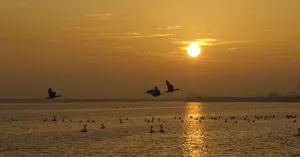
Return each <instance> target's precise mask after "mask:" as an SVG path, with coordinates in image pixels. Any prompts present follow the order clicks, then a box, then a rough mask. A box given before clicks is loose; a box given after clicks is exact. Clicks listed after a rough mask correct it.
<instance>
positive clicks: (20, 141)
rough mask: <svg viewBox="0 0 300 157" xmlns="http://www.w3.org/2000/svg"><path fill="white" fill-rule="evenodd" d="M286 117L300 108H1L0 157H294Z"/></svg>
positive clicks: (296, 143)
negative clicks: (161, 130)
mask: <svg viewBox="0 0 300 157" xmlns="http://www.w3.org/2000/svg"><path fill="white" fill-rule="evenodd" d="M286 115H292V116H297V117H299V116H300V104H299V103H198V102H191V103H183V102H182V103H181V102H163V103H158V102H154V103H153V102H151V103H144V102H135V103H128V102H126V103H12V104H4V103H3V104H0V125H1V132H0V156H3V157H10V156H30V157H38V156H43V157H44V156H45V157H46V156H70V157H77V156H101V157H106V156H130V157H133V156H155V157H158V156H159V157H160V156H218V157H219V156H226V157H229V156H238V157H242V156H249V157H255V156H258V157H261V156H274V157H279V156H300V136H298V137H297V136H295V135H296V134H297V132H298V131H297V129H298V128H300V125H299V123H300V121H297V118H289V119H288V118H286ZM53 116H56V120H57V121H56V122H53V121H52V119H53ZM200 116H204V118H205V120H201V121H199V118H198V117H200ZM255 116H259V117H261V118H259V119H258V118H255ZM175 117H176V119H174V118H175ZM179 117H181V119H179ZM232 117H234V118H235V119H231V118H232ZM46 118H47V121H46V122H44V121H43V120H45V119H46ZM152 118H154V119H153V122H152ZM158 118H159V119H160V121H159V120H158ZM226 118H227V122H225V119H226ZM62 119H64V121H62ZM89 119H91V120H95V122H87V121H88V120H89ZM120 119H121V122H122V123H120ZM15 120H17V121H15ZM70 120H72V122H70ZM81 120H82V121H83V122H82V123H79V121H81ZM145 120H146V121H145ZM148 120H149V123H148V122H147V121H148ZM182 120H183V121H182ZM254 120H255V121H254ZM295 120H296V121H295ZM84 124H86V125H87V130H88V132H86V133H82V132H80V130H82V129H83V125H84ZM101 124H104V126H105V129H101ZM161 124H162V126H163V129H164V131H165V132H164V133H160V132H159V130H160V125H161ZM150 126H153V130H154V133H149V131H150Z"/></svg>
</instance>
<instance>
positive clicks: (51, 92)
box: [46, 88, 61, 99]
mask: <svg viewBox="0 0 300 157" xmlns="http://www.w3.org/2000/svg"><path fill="white" fill-rule="evenodd" d="M56 97H61V95H56V92H55V91H52V89H51V88H49V89H48V97H47V98H46V99H54V98H56Z"/></svg>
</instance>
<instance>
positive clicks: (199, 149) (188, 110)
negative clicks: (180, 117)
mask: <svg viewBox="0 0 300 157" xmlns="http://www.w3.org/2000/svg"><path fill="white" fill-rule="evenodd" d="M185 106H186V107H185V122H184V124H183V125H182V127H183V130H184V132H183V136H184V138H185V139H184V142H183V144H182V151H183V154H184V156H205V155H206V152H207V151H206V148H205V147H204V144H205V141H204V125H205V122H204V121H203V120H201V121H200V122H199V120H200V117H201V116H203V110H202V107H203V106H202V104H201V103H199V102H188V103H186V104H185ZM191 116H192V117H191Z"/></svg>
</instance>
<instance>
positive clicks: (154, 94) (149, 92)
mask: <svg viewBox="0 0 300 157" xmlns="http://www.w3.org/2000/svg"><path fill="white" fill-rule="evenodd" d="M145 94H151V95H152V96H154V97H158V96H160V95H162V94H164V93H161V92H160V90H159V89H158V88H157V87H156V86H155V87H154V89H149V90H147V91H146V92H145Z"/></svg>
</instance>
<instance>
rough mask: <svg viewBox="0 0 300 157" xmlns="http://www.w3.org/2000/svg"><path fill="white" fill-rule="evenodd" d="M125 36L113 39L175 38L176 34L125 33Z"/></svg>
mask: <svg viewBox="0 0 300 157" xmlns="http://www.w3.org/2000/svg"><path fill="white" fill-rule="evenodd" d="M124 34H125V36H114V37H111V38H117V39H126V38H153V37H167V36H173V35H174V34H147V35H142V34H140V33H137V32H131V33H124Z"/></svg>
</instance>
